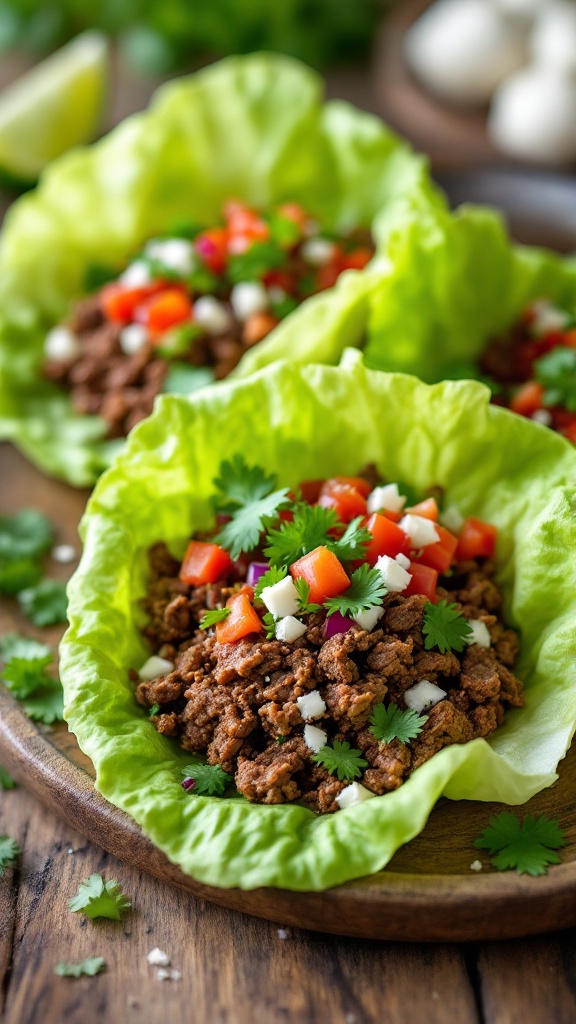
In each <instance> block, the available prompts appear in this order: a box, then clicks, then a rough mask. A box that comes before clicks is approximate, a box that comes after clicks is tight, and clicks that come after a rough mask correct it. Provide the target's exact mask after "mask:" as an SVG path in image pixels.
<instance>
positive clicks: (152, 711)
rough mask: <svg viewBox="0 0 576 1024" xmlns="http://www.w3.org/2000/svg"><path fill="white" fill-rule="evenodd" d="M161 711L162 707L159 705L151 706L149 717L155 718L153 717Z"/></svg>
mask: <svg viewBox="0 0 576 1024" xmlns="http://www.w3.org/2000/svg"><path fill="white" fill-rule="evenodd" d="M159 711H160V705H159V704H152V705H151V706H150V707H149V708H148V716H149V717H150V718H153V717H154V715H157V714H158V712H159Z"/></svg>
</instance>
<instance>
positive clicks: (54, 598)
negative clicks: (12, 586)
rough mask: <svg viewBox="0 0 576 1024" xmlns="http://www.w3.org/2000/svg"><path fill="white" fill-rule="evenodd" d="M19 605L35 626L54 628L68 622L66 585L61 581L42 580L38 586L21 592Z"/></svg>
mask: <svg viewBox="0 0 576 1024" xmlns="http://www.w3.org/2000/svg"><path fill="white" fill-rule="evenodd" d="M18 603H19V605H20V607H21V609H22V611H23V612H24V615H26V616H27V617H28V618H29V619H30V621H31V622H33V623H34V625H35V626H54V625H56V623H59V622H66V614H67V610H68V599H67V597H66V584H65V583H61V582H60V580H41V581H40V583H38V584H36V586H34V587H29V588H27V589H26V590H21V591H20V592H19V594H18Z"/></svg>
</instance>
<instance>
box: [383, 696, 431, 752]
mask: <svg viewBox="0 0 576 1024" xmlns="http://www.w3.org/2000/svg"><path fill="white" fill-rule="evenodd" d="M427 718H428V715H419V714H418V713H417V712H416V711H411V710H406V711H402V709H401V708H399V707H398V705H397V704H389V705H388V707H385V705H384V704H376V705H375V706H374V708H373V709H372V716H371V718H370V722H371V726H370V732H371V733H372V735H373V736H375V737H376V739H377V740H379V741H380V743H391V742H392V740H400V742H401V743H408V741H409V740H413V739H415V738H416V736H418V735H419V734H420V733H421V732H422V729H423V728H424V723H425V722H426V719H427Z"/></svg>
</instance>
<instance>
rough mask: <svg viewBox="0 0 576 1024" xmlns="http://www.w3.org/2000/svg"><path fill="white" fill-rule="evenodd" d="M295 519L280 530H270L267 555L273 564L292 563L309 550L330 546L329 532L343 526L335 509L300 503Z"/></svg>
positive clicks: (294, 515)
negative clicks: (340, 524)
mask: <svg viewBox="0 0 576 1024" xmlns="http://www.w3.org/2000/svg"><path fill="white" fill-rule="evenodd" d="M292 511H293V513H294V514H293V518H292V520H291V521H289V522H283V523H281V524H280V526H279V527H278V529H270V530H268V533H267V536H266V540H267V542H268V546H267V547H266V548H264V554H265V555H266V557H267V558H268V559H269V561H270V564H271V565H277V566H280V565H292V563H293V562H297V561H298V559H299V558H302V556H303V555H307V554H308V552H309V551H314V549H315V548H318V547H320V546H321V545H324V546H325V547H328V542H329V536H328V534H329V532H330V530H333V529H334V528H335V527H337V526H338V525H339V523H338V516H337V515H336V512H335V511H334V509H333V508H322V506H321V505H308V504H307V503H306V502H304V501H302V502H298V503H297V504H296V505H294V507H293V510H292Z"/></svg>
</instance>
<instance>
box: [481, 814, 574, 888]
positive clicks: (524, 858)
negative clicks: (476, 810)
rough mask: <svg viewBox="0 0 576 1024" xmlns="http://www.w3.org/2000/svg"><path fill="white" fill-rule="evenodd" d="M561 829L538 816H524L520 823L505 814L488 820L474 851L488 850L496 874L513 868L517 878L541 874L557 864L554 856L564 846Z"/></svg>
mask: <svg viewBox="0 0 576 1024" xmlns="http://www.w3.org/2000/svg"><path fill="white" fill-rule="evenodd" d="M566 843H567V840H566V839H565V838H564V833H563V832H562V829H561V828H559V826H558V822H557V820H556V819H555V818H548V816H547V815H546V814H541V815H540V817H539V818H535V817H534V816H533V815H532V814H526V815H525V816H524V818H523V820H522V822H520V821H518V818H517V817H516V816H515V815H514V814H511V813H510V812H509V811H502V812H501V813H500V814H497V815H495V816H494V817H492V818H490V822H489V827H488V828H486V829H484V832H483V833H482V835H481V836H480V838H479V839H477V840H476V842H475V843H474V846H475V847H476V848H477V849H478V850H488V851H489V852H490V854H495V856H492V858H491V859H492V864H493V865H494V867H496V868H498V869H499V870H500V871H505V870H506V869H508V868H516V870H517V872H518V874H519V875H522V874H528V875H533V876H535V877H536V876H537V875H545V874H546V871H547V869H548V866H549V865H550V864H559V863H560V857H559V856H558V854H557V853H556V850H559V849H560V848H561V847H562V846H566Z"/></svg>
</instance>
